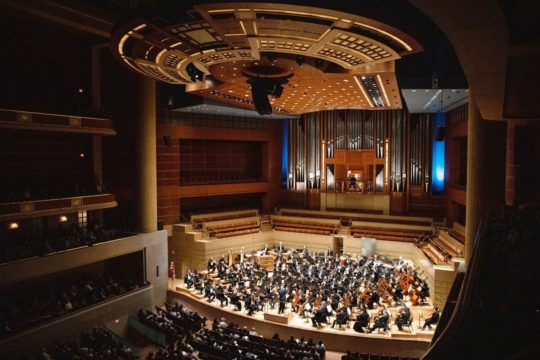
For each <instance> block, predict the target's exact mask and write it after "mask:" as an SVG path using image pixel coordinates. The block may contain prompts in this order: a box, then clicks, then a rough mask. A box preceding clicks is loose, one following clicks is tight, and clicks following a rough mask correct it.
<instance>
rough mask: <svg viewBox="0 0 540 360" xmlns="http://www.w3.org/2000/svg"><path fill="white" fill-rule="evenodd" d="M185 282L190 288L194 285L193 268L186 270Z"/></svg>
mask: <svg viewBox="0 0 540 360" xmlns="http://www.w3.org/2000/svg"><path fill="white" fill-rule="evenodd" d="M184 284H185V285H186V288H188V289H189V288H190V287H192V286H193V273H192V272H191V270H188V271H186V275H184Z"/></svg>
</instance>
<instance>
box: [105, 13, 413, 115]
mask: <svg viewBox="0 0 540 360" xmlns="http://www.w3.org/2000/svg"><path fill="white" fill-rule="evenodd" d="M194 8H195V10H196V11H197V12H198V13H199V14H200V16H201V18H202V20H196V21H191V22H186V23H182V24H176V25H171V26H167V27H163V26H158V25H155V24H153V23H152V22H150V21H147V20H144V19H134V20H132V21H130V22H128V23H126V24H124V25H122V26H121V27H119V28H118V29H117V30H116V31H115V32H114V34H113V37H112V41H111V47H112V49H113V52H114V53H115V54H116V55H117V56H118V57H119V58H120V59H121V61H122V62H123V63H124V64H125V65H126V66H129V67H130V68H131V69H132V70H134V71H137V72H139V73H142V74H143V75H146V76H149V77H151V78H154V79H156V80H159V81H163V82H167V83H171V84H185V85H186V91H189V92H191V93H194V94H198V95H201V96H204V97H207V98H211V99H214V100H218V101H221V102H224V103H226V104H229V105H233V106H236V107H241V108H246V109H253V108H254V105H253V100H252V95H251V89H250V84H249V83H248V82H247V80H248V79H249V78H251V77H253V74H257V76H259V77H283V78H287V80H288V82H287V83H286V84H285V85H284V86H283V87H284V90H283V93H282V94H281V96H280V97H279V98H278V97H276V98H272V100H271V104H272V110H273V112H274V113H280V114H302V113H307V112H312V111H321V110H332V109H371V110H374V109H396V108H401V107H402V104H401V98H400V95H399V88H398V84H397V80H396V76H395V71H394V62H395V61H396V60H398V59H400V58H401V57H402V56H404V55H408V54H412V53H414V52H418V51H421V46H420V45H419V44H418V42H416V41H415V40H414V39H413V38H411V37H410V36H408V35H406V34H404V33H402V32H401V31H399V30H397V29H394V28H392V27H390V26H387V25H385V24H383V23H380V22H377V21H374V20H371V19H367V18H363V17H360V16H357V15H352V14H347V13H343V12H338V11H333V10H328V9H321V8H313V7H306V6H296V5H287V4H268V3H216V4H205V5H196V6H195V7H194ZM194 71H195V72H196V73H198V74H199V76H197V77H194V76H193V72H194Z"/></svg>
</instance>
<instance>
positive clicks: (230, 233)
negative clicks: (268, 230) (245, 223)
mask: <svg viewBox="0 0 540 360" xmlns="http://www.w3.org/2000/svg"><path fill="white" fill-rule="evenodd" d="M256 232H259V226H258V225H257V227H256V228H248V229H245V230H234V231H226V232H219V233H216V234H215V236H216V237H217V238H218V239H222V238H226V237H231V236H238V235H246V234H253V233H256Z"/></svg>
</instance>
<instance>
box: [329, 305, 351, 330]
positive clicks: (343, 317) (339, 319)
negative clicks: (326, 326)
mask: <svg viewBox="0 0 540 360" xmlns="http://www.w3.org/2000/svg"><path fill="white" fill-rule="evenodd" d="M349 311H350V310H349V308H347V307H343V308H341V310H340V311H339V313H338V314H337V316H336V319H335V320H334V322H333V323H332V328H334V326H336V324H337V325H339V326H341V325H343V324H346V323H347V320H349Z"/></svg>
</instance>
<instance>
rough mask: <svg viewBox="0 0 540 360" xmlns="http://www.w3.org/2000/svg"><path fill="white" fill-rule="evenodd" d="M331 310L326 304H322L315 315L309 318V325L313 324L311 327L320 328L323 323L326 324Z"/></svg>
mask: <svg viewBox="0 0 540 360" xmlns="http://www.w3.org/2000/svg"><path fill="white" fill-rule="evenodd" d="M329 308H330V309H329ZM328 310H330V311H328ZM331 310H332V308H331V307H330V306H329V305H327V304H326V302H323V303H322V304H321V306H320V307H319V309H318V310H317V311H315V315H313V316H312V317H311V323H312V324H313V327H320V326H321V325H322V323H323V322H324V323H325V322H327V317H328V315H331V314H332V313H331Z"/></svg>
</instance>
